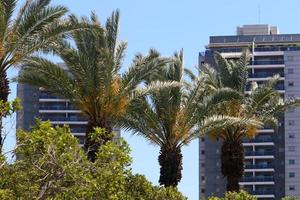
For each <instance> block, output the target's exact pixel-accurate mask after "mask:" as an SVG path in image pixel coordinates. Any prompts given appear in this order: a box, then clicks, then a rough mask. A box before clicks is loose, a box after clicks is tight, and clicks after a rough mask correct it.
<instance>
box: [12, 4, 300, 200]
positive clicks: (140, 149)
mask: <svg viewBox="0 0 300 200" xmlns="http://www.w3.org/2000/svg"><path fill="white" fill-rule="evenodd" d="M23 1H24V0H21V2H23ZM53 3H55V4H63V5H66V6H68V7H69V9H70V11H71V12H73V13H75V14H76V15H89V13H90V12H91V11H95V12H96V13H97V14H98V15H99V17H100V19H102V21H103V22H104V20H105V18H106V17H107V16H109V15H110V14H111V12H112V11H113V10H115V9H117V8H119V9H120V11H121V24H120V40H126V41H127V42H128V50H127V56H126V59H125V63H124V68H126V67H128V65H129V64H130V62H131V59H132V58H133V56H134V54H135V53H137V52H142V53H146V52H147V51H148V49H149V48H156V49H157V50H159V51H160V52H161V53H162V54H163V55H171V54H172V53H173V52H174V51H176V50H180V49H181V48H183V49H184V51H185V63H186V66H187V67H188V68H192V67H193V66H195V65H197V59H198V52H199V51H204V49H205V45H206V44H207V43H208V38H209V36H210V35H232V34H235V28H236V26H238V25H243V24H257V23H261V24H267V23H268V24H271V25H277V26H278V27H279V31H280V32H281V33H300V22H299V19H300V12H299V8H300V1H299V0H250V1H242V0H206V1H204V0H185V1H183V0H172V1H171V0H54V1H53ZM13 74H15V73H14V72H13V71H10V73H9V75H10V77H12V76H13ZM14 97H15V85H12V95H11V96H10V98H14ZM7 121H12V120H7ZM6 128H7V129H8V130H10V132H11V135H10V136H9V137H8V141H7V143H6V149H11V148H12V146H13V145H14V143H15V139H14V132H15V131H14V128H11V126H6ZM122 135H123V136H124V137H125V139H126V140H127V141H128V142H129V144H130V146H131V149H132V156H133V158H134V162H133V165H132V168H133V171H134V172H136V173H141V174H145V175H146V177H147V178H148V179H149V180H151V181H152V182H153V183H155V184H157V183H158V176H159V165H158V161H157V156H158V151H159V149H158V148H157V147H155V146H153V145H150V144H149V143H147V142H146V141H145V140H144V139H143V138H140V137H137V136H131V135H130V134H129V133H126V132H123V134H122ZM183 156H184V159H183V162H184V165H183V167H184V170H183V178H182V181H181V183H180V185H179V189H180V190H181V191H182V192H183V193H184V194H185V195H186V196H188V197H189V199H191V200H197V199H198V184H199V181H198V159H199V155H198V141H194V142H192V143H191V144H190V145H189V146H187V147H185V148H184V149H183Z"/></svg>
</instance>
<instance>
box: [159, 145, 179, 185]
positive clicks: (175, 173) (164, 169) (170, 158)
mask: <svg viewBox="0 0 300 200" xmlns="http://www.w3.org/2000/svg"><path fill="white" fill-rule="evenodd" d="M158 161H159V164H160V177H159V183H160V184H161V185H164V186H165V187H169V186H174V187H176V186H177V185H178V183H179V181H180V180H181V176H182V175H181V171H182V153H181V149H180V147H165V146H163V147H161V149H160V155H159V157H158Z"/></svg>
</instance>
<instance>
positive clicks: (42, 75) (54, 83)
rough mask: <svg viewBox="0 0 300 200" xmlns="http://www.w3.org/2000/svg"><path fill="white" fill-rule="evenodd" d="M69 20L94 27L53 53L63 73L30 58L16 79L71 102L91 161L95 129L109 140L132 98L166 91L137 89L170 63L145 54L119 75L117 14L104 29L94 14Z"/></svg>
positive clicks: (120, 56)
mask: <svg viewBox="0 0 300 200" xmlns="http://www.w3.org/2000/svg"><path fill="white" fill-rule="evenodd" d="M72 21H73V23H80V21H84V22H85V23H90V24H92V25H94V28H93V29H91V30H88V31H76V32H74V33H73V34H72V37H73V39H74V45H73V46H71V45H70V44H69V43H68V42H67V41H63V42H61V43H60V47H59V48H57V50H56V54H57V55H58V56H59V57H60V58H61V59H62V60H63V61H64V63H65V64H66V69H63V68H62V67H61V66H59V65H57V64H55V63H53V62H51V61H49V60H46V59H44V58H41V57H31V58H30V59H27V60H26V62H25V63H24V66H23V71H22V73H21V74H20V76H19V78H18V80H19V81H20V82H23V83H29V84H32V85H35V86H38V87H42V88H44V89H45V90H47V91H50V92H52V93H54V94H56V95H58V96H61V97H64V98H67V99H70V101H71V102H72V103H73V104H74V105H75V106H76V107H77V108H79V109H80V110H81V111H82V114H83V115H84V116H86V117H87V119H88V125H87V130H86V143H85V148H86V150H87V154H88V157H89V159H90V160H91V161H94V160H95V156H96V152H97V149H98V147H99V145H100V142H96V141H94V140H93V139H92V138H91V135H90V134H91V133H92V132H93V131H94V128H95V127H101V128H105V130H106V131H107V134H105V135H103V136H102V141H104V142H107V141H109V140H111V139H112V136H111V134H110V133H111V132H112V129H113V127H114V126H115V125H116V123H117V122H118V120H119V119H120V118H121V117H122V116H123V115H124V113H125V112H126V109H127V106H128V104H129V103H130V102H131V101H132V100H133V99H134V98H136V97H138V96H140V95H143V93H147V91H151V90H152V89H155V88H156V89H157V88H159V87H162V86H168V84H167V83H165V84H163V83H158V82H157V83H154V84H152V85H150V86H148V87H147V88H143V89H141V87H138V86H139V84H140V83H141V82H142V80H144V79H145V77H147V76H148V75H149V74H150V73H151V72H153V71H154V70H156V69H158V68H160V67H161V66H163V65H165V64H166V63H167V62H170V59H167V58H163V57H161V56H160V55H159V53H158V52H156V51H155V50H150V51H149V54H148V55H147V56H142V55H140V54H139V55H137V56H136V57H135V59H134V60H133V63H132V65H131V67H130V68H129V69H128V70H127V71H126V72H124V73H123V74H120V68H121V66H122V61H123V58H124V52H125V49H126V46H127V44H126V43H125V42H120V43H118V31H119V11H116V12H113V13H112V15H111V17H109V18H108V19H107V21H106V24H105V27H103V26H102V25H100V22H99V21H98V19H97V16H96V15H95V14H94V13H92V15H91V18H90V20H88V19H86V18H82V19H81V20H79V19H77V18H76V17H74V16H73V17H72ZM169 85H170V84H169ZM171 85H172V84H171Z"/></svg>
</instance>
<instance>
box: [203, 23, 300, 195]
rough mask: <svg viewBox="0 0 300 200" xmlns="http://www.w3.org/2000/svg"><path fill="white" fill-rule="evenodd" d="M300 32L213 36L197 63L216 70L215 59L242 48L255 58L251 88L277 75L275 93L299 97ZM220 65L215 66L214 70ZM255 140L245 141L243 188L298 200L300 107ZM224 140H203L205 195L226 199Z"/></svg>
mask: <svg viewBox="0 0 300 200" xmlns="http://www.w3.org/2000/svg"><path fill="white" fill-rule="evenodd" d="M299 44H300V34H279V33H278V29H277V27H274V26H269V25H244V26H242V27H238V28H237V34H236V35H232V36H211V37H210V39H209V44H208V45H207V47H206V51H205V52H204V53H200V54H199V64H201V63H203V62H204V63H209V64H211V65H212V66H214V60H213V55H214V53H215V52H220V53H221V55H222V56H223V57H224V58H228V59H236V58H238V57H240V56H241V54H242V51H243V50H244V49H248V50H249V51H250V54H251V57H252V58H251V60H250V64H249V66H248V68H249V75H248V76H249V77H248V81H249V85H248V86H247V87H246V88H245V93H247V92H250V91H249V90H250V84H251V82H256V83H257V84H258V85H261V84H263V83H264V82H265V81H267V80H268V79H269V78H270V77H271V76H273V75H275V74H278V75H279V76H280V81H279V82H278V84H277V85H276V89H277V90H278V92H279V93H280V94H281V95H282V96H283V97H284V98H286V99H287V98H296V97H300V46H299ZM214 67H216V66H214ZM258 131H259V134H258V136H257V137H255V138H254V139H245V140H244V143H243V145H244V148H245V174H244V177H243V178H242V179H241V181H240V185H241V187H242V188H244V189H245V190H247V191H248V192H249V193H251V194H253V195H255V196H257V197H258V198H259V199H260V200H265V199H266V200H267V199H268V200H271V199H281V198H282V197H283V196H285V195H290V196H296V197H300V146H299V145H297V144H300V109H294V110H289V111H287V112H286V113H285V114H283V115H282V116H281V117H280V118H279V124H278V129H277V130H276V131H275V130H273V129H271V128H267V127H266V128H264V129H261V130H258ZM220 146H221V141H217V142H215V141H211V140H210V139H209V138H202V139H200V142H199V154H200V156H199V159H200V160H199V173H200V178H199V182H200V188H199V194H200V198H201V197H208V196H212V195H216V196H222V195H223V194H224V191H225V186H226V180H225V179H224V177H223V176H222V174H221V170H220Z"/></svg>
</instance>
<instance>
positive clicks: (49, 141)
mask: <svg viewBox="0 0 300 200" xmlns="http://www.w3.org/2000/svg"><path fill="white" fill-rule="evenodd" d="M104 133H105V130H103V129H99V128H97V129H96V130H95V132H94V133H93V135H94V138H97V135H98V136H99V138H100V139H101V135H102V134H104ZM17 137H18V144H17V147H16V150H15V153H16V154H17V155H18V160H17V161H16V162H15V163H12V164H9V163H6V162H5V160H4V159H3V157H1V158H2V159H1V160H0V161H1V162H0V177H1V179H0V197H1V199H10V200H14V199H107V200H118V199H120V200H138V199H145V200H173V199H175V200H184V199H186V198H185V197H184V196H183V195H182V194H181V193H180V192H178V191H177V190H176V189H175V188H170V189H165V188H162V187H157V186H153V185H152V184H151V183H150V182H149V181H147V180H146V179H145V177H144V176H141V175H138V174H133V173H132V172H131V170H130V164H131V158H130V156H129V153H130V149H129V147H128V145H127V144H126V142H125V141H123V140H119V141H118V142H113V141H110V142H107V143H106V144H105V145H102V146H101V147H100V148H99V151H98V152H97V157H96V160H95V162H94V163H93V162H89V161H88V159H87V156H86V154H85V153H84V151H83V150H82V149H81V148H80V147H79V146H78V141H77V139H76V138H75V137H74V136H73V135H72V134H70V130H69V128H67V127H56V128H53V127H52V126H51V124H50V123H49V122H46V123H45V122H44V123H41V122H38V124H37V125H36V127H34V128H33V130H32V131H31V132H24V131H21V130H19V131H18V133H17ZM99 138H97V139H99Z"/></svg>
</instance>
